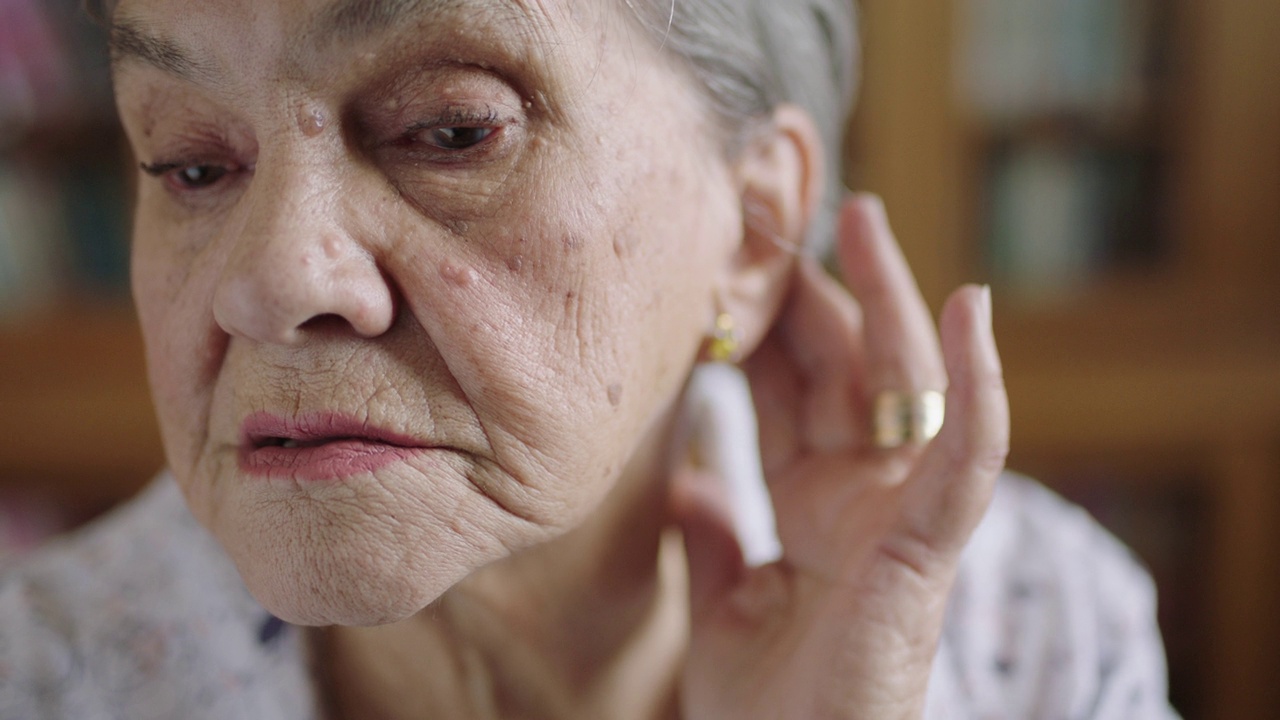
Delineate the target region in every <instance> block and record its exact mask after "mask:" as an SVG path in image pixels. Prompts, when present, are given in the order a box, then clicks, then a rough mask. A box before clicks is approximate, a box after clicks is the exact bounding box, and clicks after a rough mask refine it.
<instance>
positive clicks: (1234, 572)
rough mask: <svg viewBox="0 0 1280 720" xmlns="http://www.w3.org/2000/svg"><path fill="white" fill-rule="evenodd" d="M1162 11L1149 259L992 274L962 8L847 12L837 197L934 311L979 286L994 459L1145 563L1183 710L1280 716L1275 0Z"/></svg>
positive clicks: (995, 129) (984, 134)
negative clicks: (1003, 386)
mask: <svg viewBox="0 0 1280 720" xmlns="http://www.w3.org/2000/svg"><path fill="white" fill-rule="evenodd" d="M1037 1H1040V0H1037ZM1130 1H1134V0H1130ZM1157 1H1158V2H1164V4H1165V6H1167V7H1164V9H1165V10H1169V7H1172V8H1173V11H1172V12H1171V13H1169V14H1168V15H1167V16H1166V22H1164V23H1163V24H1162V25H1161V26H1160V27H1159V28H1155V31H1156V32H1158V33H1160V36H1159V37H1158V38H1156V41H1157V42H1159V43H1163V45H1164V48H1165V50H1164V52H1166V53H1167V55H1166V57H1165V60H1166V61H1167V62H1168V63H1169V65H1168V67H1167V68H1165V70H1164V71H1163V72H1166V75H1165V76H1164V77H1163V78H1162V80H1161V82H1162V86H1161V87H1160V88H1158V92H1154V93H1152V94H1151V95H1150V96H1149V97H1148V98H1147V100H1146V101H1145V103H1146V104H1145V106H1144V107H1142V108H1140V110H1139V113H1140V114H1141V115H1143V116H1145V117H1140V118H1139V120H1138V121H1137V122H1136V123H1135V126H1136V127H1138V128H1142V127H1150V128H1158V130H1153V131H1152V135H1144V134H1143V133H1142V132H1133V133H1131V134H1129V135H1128V136H1127V138H1126V137H1124V136H1121V139H1120V140H1119V141H1118V142H1130V143H1134V144H1139V143H1141V144H1146V145H1148V146H1149V147H1150V148H1151V149H1152V151H1153V152H1155V153H1157V154H1158V155H1159V159H1160V162H1159V167H1160V174H1159V176H1158V182H1159V183H1160V184H1161V186H1162V188H1161V190H1160V192H1161V193H1162V197H1163V200H1162V204H1161V205H1160V207H1161V208H1163V212H1165V213H1166V217H1165V218H1164V220H1163V221H1162V226H1161V229H1160V232H1161V236H1160V238H1159V241H1160V242H1161V243H1162V244H1163V246H1164V251H1163V252H1159V253H1153V254H1152V255H1151V256H1150V257H1149V258H1146V259H1140V261H1139V262H1136V263H1128V264H1125V265H1123V266H1116V267H1099V268H1097V271H1096V272H1094V273H1092V274H1089V275H1086V276H1084V277H1080V278H1077V279H1076V280H1075V281H1074V282H1073V284H1072V285H1071V286H1069V287H1066V288H1061V289H1059V290H1060V292H1057V293H1056V294H1055V295H1054V297H1052V298H1050V299H1048V300H1046V299H1045V298H1040V297H1030V296H1028V294H1027V293H1024V292H1021V291H1019V290H1017V289H1013V288H1010V287H1008V284H1007V283H1002V282H1001V281H1002V278H1001V277H1000V275H999V273H998V272H996V271H995V270H993V268H992V267H991V264H992V263H991V262H990V259H989V257H988V255H989V253H988V251H987V247H986V241H985V240H984V232H985V230H984V226H985V225H986V224H987V223H989V218H990V214H991V210H990V207H989V205H988V204H987V198H989V194H988V193H987V192H984V186H985V185H986V184H988V183H989V182H990V176H989V175H988V174H987V170H988V168H989V167H990V163H991V159H992V158H991V154H992V153H993V152H994V150H993V148H996V147H998V146H999V144H998V139H999V137H1000V136H1002V135H1003V134H1005V133H1006V132H1007V127H1004V126H998V125H996V124H994V123H991V122H989V121H988V120H986V119H984V118H980V117H976V116H975V114H974V113H973V112H972V111H971V110H970V109H968V108H966V107H965V105H966V98H965V96H964V94H965V90H964V80H963V78H962V77H961V75H962V73H964V72H965V70H964V69H963V68H961V67H960V65H961V64H962V63H963V60H962V59H963V58H964V57H965V56H966V52H967V50H966V48H964V47H962V46H961V44H962V43H963V42H965V40H964V35H963V33H962V32H960V28H963V27H965V23H966V22H970V21H971V20H972V18H970V17H969V16H968V15H967V13H970V12H972V11H973V7H972V5H973V3H972V2H969V3H966V2H965V1H964V0H927V1H922V2H912V3H904V2H897V1H896V0H866V1H865V2H864V3H863V11H864V12H863V15H864V17H863V21H864V32H863V36H864V38H865V79H864V89H863V93H862V96H861V106H860V108H859V110H858V112H857V113H856V114H855V117H854V120H853V124H852V140H851V143H850V152H851V157H852V172H851V178H850V184H851V185H852V186H853V187H855V188H858V189H866V190H871V191H875V192H878V193H880V194H881V195H883V196H884V198H885V201H886V204H887V206H888V208H889V212H890V215H891V217H892V219H893V222H894V225H895V229H896V230H897V232H898V234H899V237H900V240H901V242H902V244H903V246H904V249H905V252H906V254H907V255H908V258H909V259H910V261H911V263H912V265H913V267H914V268H915V270H916V273H917V276H918V278H919V280H920V283H921V286H922V289H923V291H924V294H925V296H926V297H927V299H928V300H929V301H930V302H931V303H932V304H933V305H934V306H935V307H940V305H941V302H942V300H943V299H944V298H945V296H946V294H947V293H948V292H949V291H950V290H951V289H952V288H954V287H955V286H957V285H959V284H960V283H962V282H973V281H978V282H991V283H992V284H993V292H994V297H995V314H996V331H997V338H998V341H999V343H1000V346H1001V351H1002V355H1003V357H1004V361H1005V369H1006V375H1007V380H1008V385H1009V391H1010V402H1011V405H1012V420H1013V452H1012V456H1011V458H1010V464H1011V466H1012V467H1014V468H1015V469H1021V470H1025V471H1029V472H1033V473H1035V474H1038V475H1039V476H1041V477H1042V478H1043V479H1045V480H1046V482H1048V483H1049V484H1050V485H1052V486H1054V487H1055V488H1057V489H1058V490H1059V491H1061V492H1063V494H1065V495H1067V496H1068V497H1071V498H1073V499H1076V500H1079V501H1082V502H1083V503H1084V504H1085V505H1086V507H1089V508H1090V509H1091V510H1094V511H1095V514H1097V515H1099V517H1100V518H1101V519H1102V520H1103V521H1104V523H1107V524H1109V525H1110V526H1111V527H1112V528H1113V530H1114V531H1115V532H1117V534H1119V535H1121V536H1122V537H1123V538H1124V539H1126V540H1127V541H1128V542H1130V544H1131V545H1132V546H1134V547H1135V548H1136V549H1137V550H1138V551H1139V552H1145V553H1147V554H1148V556H1149V557H1148V563H1149V564H1150V565H1151V567H1152V570H1153V574H1154V575H1155V576H1156V578H1157V581H1158V582H1159V583H1160V591H1161V593H1162V597H1163V601H1162V604H1163V605H1164V606H1165V607H1168V608H1170V609H1171V610H1170V612H1171V613H1173V614H1169V613H1165V614H1162V621H1163V622H1164V623H1165V626H1164V628H1163V630H1164V632H1165V635H1166V638H1167V640H1166V642H1167V644H1168V645H1169V650H1170V661H1171V664H1172V666H1173V667H1172V670H1171V675H1172V678H1173V682H1174V687H1173V688H1172V696H1173V697H1174V698H1175V700H1176V701H1177V702H1178V703H1179V704H1180V706H1181V708H1182V709H1183V712H1184V713H1185V714H1186V716H1187V718H1188V720H1194V719H1195V718H1223V719H1226V718H1232V719H1233V720H1243V719H1246V718H1259V719H1261V718H1264V717H1271V716H1272V715H1273V714H1274V708H1275V707H1277V706H1280V696H1278V694H1277V687H1280V686H1277V684H1276V683H1275V674H1276V672H1277V669H1280V650H1277V648H1280V625H1278V624H1277V619H1276V616H1277V611H1280V558H1278V553H1277V547H1278V546H1280V523H1278V522H1277V521H1278V520H1280V304H1278V302H1277V301H1278V300H1280V296H1278V295H1277V287H1278V283H1277V278H1278V277H1280V43H1277V42H1276V40H1275V39H1276V38H1277V37H1280V3H1274V2H1269V1H1268V0H1157ZM1025 2H1028V3H1030V2H1031V0H1025ZM987 4H988V5H989V4H990V3H987ZM1031 124H1032V125H1034V123H1031ZM1019 132H1028V133H1038V132H1046V131H1045V130H1043V129H1042V128H1038V127H1031V128H1030V129H1027V130H1025V131H1019ZM1047 132H1050V133H1052V132H1055V131H1054V130H1052V129H1050V130H1048V131H1047ZM1099 497H1101V498H1103V499H1102V500H1099V499H1098V498H1099ZM1108 498H1109V499H1108ZM1116 498H1129V500H1126V501H1118V500H1116ZM1126 503H1127V504H1128V506H1129V507H1128V510H1127V511H1126V510H1125V508H1123V507H1121V508H1119V509H1118V511H1115V510H1117V508H1116V506H1117V505H1125V504H1126ZM1113 511H1115V512H1113ZM1126 512H1127V513H1128V516H1129V517H1128V518H1126V517H1125V513H1126ZM1161 513H1163V514H1161ZM1146 515H1153V517H1154V519H1153V517H1146V519H1143V517H1139V516H1146Z"/></svg>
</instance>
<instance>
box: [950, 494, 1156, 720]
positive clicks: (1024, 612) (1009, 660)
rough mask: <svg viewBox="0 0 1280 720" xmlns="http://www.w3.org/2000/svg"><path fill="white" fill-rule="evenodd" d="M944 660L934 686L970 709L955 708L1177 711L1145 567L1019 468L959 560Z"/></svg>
mask: <svg viewBox="0 0 1280 720" xmlns="http://www.w3.org/2000/svg"><path fill="white" fill-rule="evenodd" d="M939 666H940V667H939V672H938V673H935V680H936V682H935V685H936V686H938V687H935V688H931V691H932V692H934V693H935V694H940V695H950V696H952V697H953V699H956V700H959V699H962V700H963V704H964V705H965V706H967V707H971V708H973V709H974V713H973V714H972V715H966V714H959V715H958V716H959V717H992V718H1050V717H1053V718H1058V717H1067V718H1096V719H1099V720H1101V719H1105V718H1116V719H1117V720H1118V719H1120V718H1125V719H1132V720H1145V719H1147V718H1168V717H1174V715H1173V713H1172V711H1171V710H1169V708H1168V705H1167V701H1166V699H1165V698H1166V687H1165V667H1164V655H1163V649H1162V646H1161V642H1160V636H1159V630H1158V628H1157V626H1156V622H1155V589H1154V586H1153V584H1152V582H1151V580H1150V578H1149V576H1148V575H1147V573H1146V571H1145V570H1144V569H1143V567H1142V566H1141V564H1140V563H1139V562H1138V560H1137V559H1136V558H1135V557H1134V556H1133V554H1132V553H1131V552H1130V551H1129V550H1128V549H1127V548H1126V547H1125V546H1124V545H1122V544H1121V543H1120V542H1119V541H1117V540H1116V539H1115V538H1114V537H1112V536H1111V535H1110V534H1109V533H1107V532H1106V530H1104V529H1103V528H1102V527H1101V526H1099V525H1098V524H1097V523H1096V522H1095V521H1094V520H1093V518H1092V517H1090V516H1089V515H1088V513H1086V512H1084V511H1083V510H1082V509H1080V508H1078V507H1075V506H1074V505H1071V504H1069V503H1067V502H1065V501H1064V500H1062V499H1061V498H1059V497H1058V496H1057V495H1055V494H1053V493H1052V492H1050V491H1049V490H1047V489H1046V488H1044V487H1042V486H1041V485H1039V484H1037V483H1035V482H1033V481H1031V480H1028V479H1026V478H1022V477H1019V476H1016V475H1007V476H1005V477H1004V478H1002V479H1001V481H1000V483H999V485H998V487H997V489H996V493H995V497H994V498H993V500H992V504H991V508H990V510H989V511H988V514H987V516H986V518H985V519H984V520H983V522H982V524H981V525H980V526H979V528H978V530H977V531H976V532H975V533H974V537H973V539H972V541H971V543H970V545H969V547H968V548H967V549H966V551H965V555H964V557H963V558H962V561H961V566H960V573H959V576H958V577H957V581H956V585H955V589H954V591H953V594H952V597H951V602H950V605H949V608H948V616H947V625H946V628H945V630H944V636H943V641H942V647H941V648H940V650H939ZM952 705H953V706H954V702H953V703H952ZM945 716H946V715H941V717H945Z"/></svg>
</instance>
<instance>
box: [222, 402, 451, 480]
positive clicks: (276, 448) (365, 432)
mask: <svg viewBox="0 0 1280 720" xmlns="http://www.w3.org/2000/svg"><path fill="white" fill-rule="evenodd" d="M240 438H241V439H240V454H239V455H240V456H239V460H240V468H241V470H243V471H244V472H245V473H247V474H249V475H254V476H258V477H265V478H286V479H291V480H295V481H298V480H301V481H309V482H316V481H323V480H342V479H346V478H349V477H352V476H355V475H359V474H364V473H370V472H374V471H377V470H379V469H382V468H383V467H385V466H387V465H390V464H392V463H396V462H402V461H404V460H407V459H408V458H410V457H412V456H414V455H416V454H419V453H421V452H423V451H425V450H428V449H430V446H428V445H426V444H424V443H422V442H420V441H418V440H416V439H414V438H412V437H408V436H406V435H402V434H399V433H395V432H392V431H389V430H387V429H385V428H379V427H376V426H373V425H370V424H368V423H367V422H364V421H361V420H359V419H357V418H353V417H350V416H345V415H341V414H337V413H318V414H311V415H305V416H301V417H294V418H289V417H284V416H280V415H274V414H271V413H265V412H259V413H254V414H253V415H250V416H249V417H247V418H245V421H244V423H243V424H242V426H241V434H240Z"/></svg>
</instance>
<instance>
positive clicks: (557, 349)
mask: <svg viewBox="0 0 1280 720" xmlns="http://www.w3.org/2000/svg"><path fill="white" fill-rule="evenodd" d="M608 159H609V160H613V159H614V158H613V157H612V156H611V157H609V158H608ZM626 159H627V160H628V163H629V164H628V165H623V166H622V168H621V170H620V169H619V166H618V164H616V163H615V164H612V165H611V167H610V168H607V169H606V168H604V167H601V168H597V169H596V171H595V172H594V173H590V172H587V170H589V169H590V168H587V169H583V170H581V171H580V172H579V173H577V174H568V175H565V174H560V175H553V174H550V173H549V174H547V175H543V176H542V182H541V183H539V184H538V186H537V187H538V188H539V189H540V190H541V192H539V193H536V194H534V193H528V194H525V195H521V196H517V197H518V201H516V202H512V203H510V204H508V205H507V207H506V208H505V210H504V213H503V214H502V216H501V218H499V219H494V220H492V221H489V222H473V223H472V224H471V228H470V232H469V235H468V236H467V237H466V238H465V240H463V241H462V242H460V243H457V244H455V245H452V246H450V247H442V246H440V245H438V244H437V245H434V246H433V245H432V244H431V243H424V242H415V243H412V244H411V245H410V244H406V246H405V249H404V251H403V255H402V256H401V257H400V258H399V260H398V261H397V262H398V264H400V266H401V267H402V268H405V269H406V272H407V273H408V275H409V277H408V279H407V280H406V281H404V282H402V286H403V287H404V288H417V290H416V291H407V292H406V302H407V303H408V306H409V309H410V311H411V312H412V313H413V314H414V316H415V317H416V319H417V321H418V322H419V323H421V324H422V325H423V326H424V327H425V328H426V330H427V333H428V334H429V335H430V336H431V337H432V339H433V341H434V342H435V343H436V344H437V347H438V349H439V351H440V353H441V355H442V357H443V358H444V359H445V362H446V363H447V364H448V366H449V368H450V372H451V374H452V375H453V376H454V377H455V378H456V379H457V381H458V383H459V385H460V386H461V387H462V388H463V391H464V392H465V394H466V395H467V397H468V400H469V402H470V403H471V406H472V408H473V409H474V411H475V413H476V415H477V417H478V418H479V419H480V422H481V423H482V424H483V425H484V426H485V430H486V436H487V438H488V439H489V441H490V442H491V444H492V446H493V451H494V454H495V457H496V458H497V461H498V463H499V464H500V465H501V466H502V467H503V468H504V470H506V471H507V472H508V473H510V474H511V476H512V477H514V478H516V479H517V480H518V481H519V483H518V484H519V487H520V488H521V489H522V490H523V489H528V488H534V489H535V490H534V493H535V494H537V495H539V496H540V498H539V499H540V500H543V501H546V500H548V499H551V500H554V503H553V504H555V505H556V506H557V507H559V508H563V507H571V508H578V509H581V508H589V507H591V506H592V504H593V503H594V501H595V500H596V499H597V498H598V497H599V495H600V494H601V493H602V492H603V491H604V490H606V489H607V488H608V487H609V481H610V480H611V479H612V478H614V477H616V476H617V475H618V473H619V472H621V471H622V470H623V468H624V466H625V464H626V463H627V462H628V460H629V459H630V455H631V454H632V452H633V451H634V449H635V445H636V444H637V443H638V442H639V441H640V438H641V437H642V436H643V435H644V434H645V431H646V430H647V429H648V428H649V427H650V426H651V425H652V424H653V423H654V422H655V420H656V419H657V418H658V417H661V416H665V410H666V409H668V408H669V406H670V405H671V403H672V401H673V400H674V398H675V396H676V394H677V393H678V391H679V389H680V387H681V385H682V383H683V379H684V377H685V375H686V374H687V372H688V369H689V366H690V365H691V363H692V362H693V359H694V357H695V355H696V352H697V348H698V345H699V343H700V341H701V337H702V332H703V330H704V329H705V324H706V322H708V321H709V318H710V316H711V314H712V292H711V286H712V281H713V279H714V278H715V275H716V270H715V269H716V266H717V264H718V263H720V262H722V261H723V258H725V257H726V256H727V254H728V248H730V247H731V246H732V240H733V238H732V233H731V232H730V230H731V229H732V227H733V221H732V218H733V213H732V195H731V194H730V193H729V192H721V193H720V194H719V195H717V194H716V193H714V192H711V191H708V190H706V189H705V188H708V187H722V188H728V187H730V185H729V183H728V180H727V178H710V179H708V178H706V177H705V176H700V175H698V174H697V173H696V172H695V169H694V168H691V167H688V166H683V167H681V166H678V165H669V166H666V167H660V166H658V165H657V163H654V162H652V161H649V160H645V161H644V162H643V163H639V162H635V161H632V160H631V159H630V158H626ZM562 167H563V165H562ZM584 188H590V189H591V190H590V191H584ZM685 208H688V209H689V210H688V211H687V212H681V211H682V210H684V209H685ZM693 209H696V211H694V210H693ZM405 231H407V228H406V229H405ZM408 236H410V235H409V234H408V233H407V232H405V233H404V234H401V237H408ZM433 247H436V248H440V249H437V250H432V248H433ZM410 248H411V249H410ZM458 248H463V249H464V250H466V251H465V252H459V251H458ZM548 494H550V496H551V497H550V498H548ZM531 502H533V500H532V499H531ZM575 516H576V511H575ZM560 519H561V520H563V519H564V518H560Z"/></svg>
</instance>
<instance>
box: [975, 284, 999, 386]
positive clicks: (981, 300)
mask: <svg viewBox="0 0 1280 720" xmlns="http://www.w3.org/2000/svg"><path fill="white" fill-rule="evenodd" d="M978 305H979V309H978V312H979V313H980V314H981V316H982V324H981V327H980V330H979V332H980V333H981V335H983V336H984V337H983V339H982V340H983V344H984V345H986V346H987V352H988V353H990V359H991V363H992V365H993V366H994V367H996V368H1000V367H1002V366H1003V363H1002V362H1001V360H1000V350H999V349H998V348H997V347H996V331H995V328H994V327H993V325H992V314H993V313H992V309H991V286H990V285H983V286H982V291H981V292H979V293H978Z"/></svg>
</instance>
